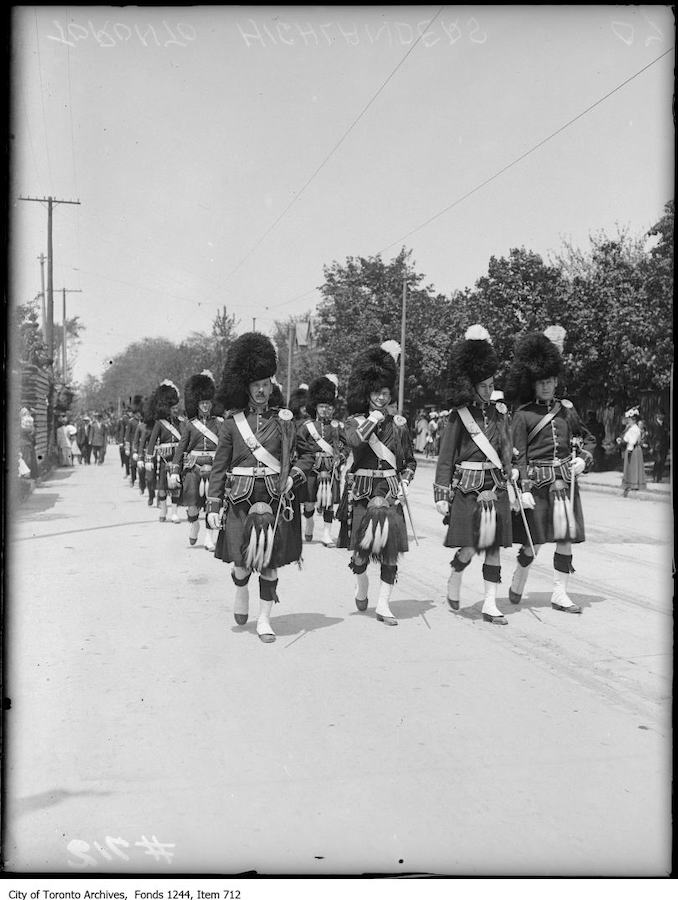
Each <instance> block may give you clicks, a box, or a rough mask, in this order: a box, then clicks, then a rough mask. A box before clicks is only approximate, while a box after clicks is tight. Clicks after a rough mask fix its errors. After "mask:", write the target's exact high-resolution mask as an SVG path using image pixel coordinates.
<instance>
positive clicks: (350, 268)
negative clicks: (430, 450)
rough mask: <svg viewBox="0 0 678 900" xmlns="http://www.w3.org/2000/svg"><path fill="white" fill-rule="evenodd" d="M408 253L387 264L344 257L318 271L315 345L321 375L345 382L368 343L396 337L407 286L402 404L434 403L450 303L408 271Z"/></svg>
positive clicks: (376, 259)
mask: <svg viewBox="0 0 678 900" xmlns="http://www.w3.org/2000/svg"><path fill="white" fill-rule="evenodd" d="M410 256H411V251H408V250H406V249H405V248H403V249H402V250H401V251H400V253H399V254H398V256H397V257H396V258H395V259H393V260H392V261H391V262H390V263H386V262H384V260H383V259H382V258H381V256H374V257H369V258H365V257H348V258H347V259H346V262H345V263H344V264H341V263H338V262H336V261H335V262H333V263H332V265H330V266H325V267H324V270H323V271H324V275H325V282H324V284H323V285H321V287H320V291H321V293H322V300H321V301H320V304H319V306H318V310H317V318H318V341H319V345H320V347H321V349H322V350H323V353H324V363H325V367H326V368H325V371H332V372H336V373H337V375H338V376H339V380H340V385H341V387H344V386H345V385H346V383H347V381H348V377H349V374H350V371H351V365H352V362H353V360H354V358H355V356H356V355H357V353H358V352H360V351H361V350H363V349H364V348H365V347H367V346H368V345H370V344H375V343H382V342H383V341H385V340H396V341H398V342H400V338H401V315H402V296H403V282H405V281H406V282H407V306H406V343H405V398H404V400H405V402H406V403H407V405H408V406H414V405H420V404H421V403H422V402H424V401H425V400H426V399H431V400H432V401H434V402H439V399H440V395H441V371H442V369H443V368H444V362H445V358H446V355H447V350H448V348H449V344H450V340H451V328H452V323H453V320H454V317H453V306H452V304H451V302H450V301H449V300H448V299H447V298H445V297H444V296H443V295H441V294H436V293H435V291H434V289H433V287H431V286H424V285H423V282H424V275H422V274H421V273H418V272H416V271H415V269H414V265H413V263H412V262H411V261H410Z"/></svg>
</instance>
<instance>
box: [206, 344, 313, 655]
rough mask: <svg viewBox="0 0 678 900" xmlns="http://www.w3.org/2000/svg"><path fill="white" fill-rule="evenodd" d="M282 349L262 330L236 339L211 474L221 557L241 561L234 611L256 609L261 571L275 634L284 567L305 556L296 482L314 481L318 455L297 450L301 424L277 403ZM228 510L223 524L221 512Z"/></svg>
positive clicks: (262, 610) (265, 613)
mask: <svg viewBox="0 0 678 900" xmlns="http://www.w3.org/2000/svg"><path fill="white" fill-rule="evenodd" d="M276 368H277V355H276V351H275V347H274V346H273V344H272V342H271V340H270V339H269V338H268V337H266V336H265V335H263V334H260V333H258V332H248V333H246V334H243V335H241V336H240V337H238V338H237V339H236V340H235V341H234V342H233V344H232V345H231V346H230V348H229V351H228V355H227V358H226V365H225V366H224V372H223V378H222V383H221V387H220V389H219V393H218V398H219V399H220V401H221V402H223V406H224V408H225V409H227V410H229V412H228V413H227V414H226V415H225V418H224V421H223V423H222V425H221V428H220V431H219V443H218V446H217V451H216V454H215V456H214V462H213V466H212V471H211V473H210V478H209V485H208V497H207V520H208V523H209V525H210V527H211V528H214V529H217V528H220V527H221V530H220V532H219V536H218V538H217V545H216V550H215V554H214V555H215V557H216V558H217V559H221V560H223V561H224V562H229V563H232V564H233V568H232V571H231V577H232V579H233V582H234V584H235V602H234V608H233V611H234V617H235V621H236V623H237V624H238V625H244V624H245V623H246V622H247V618H248V615H249V591H248V581H249V579H250V577H251V575H252V572H258V573H259V598H260V603H259V618H258V619H257V626H256V627H257V634H258V635H259V638H260V639H261V640H262V641H263V642H264V643H272V642H273V641H275V632H274V631H273V628H272V627H271V621H270V619H271V611H272V608H273V604H274V603H277V602H278V594H277V590H276V589H277V585H278V569H279V568H280V567H282V566H285V565H288V564H289V563H292V562H299V560H300V559H301V550H302V542H301V522H300V517H299V502H298V500H297V499H296V498H295V489H296V488H298V487H299V485H302V484H304V483H305V481H306V472H307V471H308V470H309V469H310V467H311V465H312V463H313V457H312V456H310V455H309V456H304V455H301V456H299V455H297V457H296V461H295V454H296V427H295V423H294V421H293V417H292V412H291V410H289V409H277V408H271V407H270V406H269V398H270V395H271V389H272V384H271V379H272V377H273V375H275V371H276ZM222 514H223V525H222V523H221V517H222Z"/></svg>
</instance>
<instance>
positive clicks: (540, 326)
mask: <svg viewBox="0 0 678 900" xmlns="http://www.w3.org/2000/svg"><path fill="white" fill-rule="evenodd" d="M565 295H566V284H565V281H564V279H563V277H562V274H561V272H560V270H559V269H558V268H556V267H554V266H550V265H548V264H546V263H545V262H544V261H543V259H542V258H541V256H539V254H538V253H533V252H532V251H531V250H526V249H525V248H524V247H521V248H514V249H512V250H510V251H509V255H508V257H500V258H499V259H497V258H496V257H495V256H491V257H490V262H489V264H488V269H487V275H483V276H481V277H480V278H479V279H478V280H477V281H476V284H475V287H474V288H473V289H472V290H466V291H464V292H463V294H462V295H461V296H459V297H458V301H457V313H456V319H457V321H456V325H457V332H458V333H459V335H460V336H461V335H463V333H464V332H465V331H466V329H467V328H468V327H469V326H470V325H473V324H476V323H478V324H480V325H483V326H484V327H485V328H487V330H488V332H489V333H490V337H491V338H492V344H493V346H494V348H495V350H496V352H497V356H498V358H499V361H500V368H499V371H498V373H497V383H498V384H499V383H500V382H501V380H502V377H503V375H504V374H505V372H506V369H507V367H508V364H509V362H510V360H511V359H512V357H513V350H514V345H515V341H516V338H518V337H520V336H521V335H523V334H527V333H528V332H530V331H543V330H544V328H546V327H547V326H548V325H563V326H564V327H567V326H565V322H564V321H563V317H564V312H565V311H564V303H563V300H564V297H565Z"/></svg>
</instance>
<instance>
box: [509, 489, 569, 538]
mask: <svg viewBox="0 0 678 900" xmlns="http://www.w3.org/2000/svg"><path fill="white" fill-rule="evenodd" d="M550 487H551V485H549V484H544V485H541V486H540V487H536V486H534V487H533V488H532V496H533V497H534V504H535V508H534V509H526V510H525V517H526V519H527V524H528V526H529V528H530V533H531V535H532V543H533V544H534V545H535V546H536V545H537V544H552V543H554V541H555V538H554V537H553V495H552V494H551V492H550V490H549V488H550ZM569 490H570V486H569V484H568V485H567V491H568V496H569ZM574 520H575V522H576V525H577V533H576V536H575V537H574V538H572V539H570V543H572V544H581V543H582V542H583V541H585V540H586V535H585V532H584V514H583V512H582V508H581V499H580V497H579V485H578V484H577V483H576V482H575V486H574ZM513 543H514V544H529V541H528V539H527V534H526V532H525V526H524V525H523V520H522V517H521V515H520V513H513Z"/></svg>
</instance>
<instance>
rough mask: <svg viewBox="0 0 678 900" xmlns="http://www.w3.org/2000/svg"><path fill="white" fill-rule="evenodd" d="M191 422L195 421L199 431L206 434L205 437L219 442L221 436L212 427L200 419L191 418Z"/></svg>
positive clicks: (215, 442)
mask: <svg viewBox="0 0 678 900" xmlns="http://www.w3.org/2000/svg"><path fill="white" fill-rule="evenodd" d="M191 422H193V424H194V425H195V427H196V428H197V429H198V431H199V432H201V434H204V435H205V437H206V438H207V439H208V440H209V441H212V443H213V444H218V443H219V438H218V437H217V436H216V434H215V433H214V432H213V431H212V430H211V429H209V428H208V427H207V425H204V424H203V423H202V422H201V421H200V419H191Z"/></svg>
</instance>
